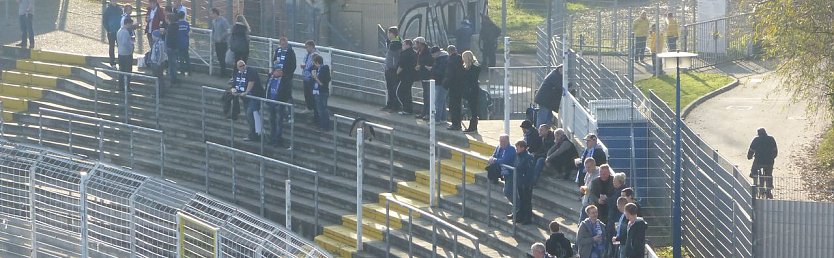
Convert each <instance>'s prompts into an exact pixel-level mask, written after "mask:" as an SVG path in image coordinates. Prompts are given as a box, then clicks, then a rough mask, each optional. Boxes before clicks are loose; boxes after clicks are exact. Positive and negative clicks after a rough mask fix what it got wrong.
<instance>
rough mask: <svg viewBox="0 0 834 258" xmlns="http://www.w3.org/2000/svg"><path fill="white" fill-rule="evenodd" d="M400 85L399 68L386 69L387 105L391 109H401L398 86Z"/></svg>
mask: <svg viewBox="0 0 834 258" xmlns="http://www.w3.org/2000/svg"><path fill="white" fill-rule="evenodd" d="M399 85H400V80H399V78H398V77H397V69H396V68H394V69H388V70H385V88H386V90H388V92H387V94H388V96H387V99H386V100H385V107H387V108H391V109H399V108H400V101H399V99H398V98H397V87H398V86H399Z"/></svg>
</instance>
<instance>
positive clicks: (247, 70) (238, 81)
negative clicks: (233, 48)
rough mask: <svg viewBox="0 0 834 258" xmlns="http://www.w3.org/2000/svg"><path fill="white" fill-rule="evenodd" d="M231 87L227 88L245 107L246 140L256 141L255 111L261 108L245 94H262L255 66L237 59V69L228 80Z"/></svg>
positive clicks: (258, 103) (257, 102) (257, 136)
mask: <svg viewBox="0 0 834 258" xmlns="http://www.w3.org/2000/svg"><path fill="white" fill-rule="evenodd" d="M230 83H231V84H232V88H231V89H229V90H230V91H231V92H232V94H233V95H234V96H237V97H240V98H242V99H243V106H244V107H246V108H245V110H246V112H245V114H246V122H247V123H248V124H249V134H248V136H247V137H246V141H250V142H253V141H257V140H258V139H259V135H258V133H257V132H256V131H255V119H257V118H256V117H255V111H259V110H260V109H261V105H260V102H259V101H257V100H254V99H250V98H247V97H246V96H248V95H252V96H263V88H262V87H263V86H262V85H261V77H260V76H258V71H257V70H255V68H251V67H247V66H246V62H245V61H243V60H239V61H237V70H236V71H235V73H234V74H233V75H232V80H231V81H230Z"/></svg>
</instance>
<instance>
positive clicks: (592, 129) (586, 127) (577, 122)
mask: <svg viewBox="0 0 834 258" xmlns="http://www.w3.org/2000/svg"><path fill="white" fill-rule="evenodd" d="M561 105H562V106H561V107H560V108H559V120H560V122H561V124H562V127H563V128H564V129H565V130H566V132H567V133H570V136H571V137H585V135H588V134H589V133H596V131H597V121H596V118H594V116H593V115H591V114H590V113H589V112H588V110H586V109H585V108H584V107H583V106H582V105H581V104H579V101H578V100H576V98H574V97H573V95H571V94H567V95H564V96H562V103H561Z"/></svg>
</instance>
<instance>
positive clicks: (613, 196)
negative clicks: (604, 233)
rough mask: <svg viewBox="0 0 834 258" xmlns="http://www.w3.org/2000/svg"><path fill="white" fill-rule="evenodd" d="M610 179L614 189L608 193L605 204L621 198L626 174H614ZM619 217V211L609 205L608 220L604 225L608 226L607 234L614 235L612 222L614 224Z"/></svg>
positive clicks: (620, 213) (620, 212)
mask: <svg viewBox="0 0 834 258" xmlns="http://www.w3.org/2000/svg"><path fill="white" fill-rule="evenodd" d="M612 177H613V178H614V179H613V180H614V181H613V187H614V188H612V189H611V191H610V192H608V197H606V198H605V199H606V203H607V202H609V201H614V200H617V199H620V197H622V191H623V189H624V188H625V180H626V174H625V173H614V174H613V176H612ZM603 215H605V214H603ZM620 215H622V211H621V210H618V209H615V208H614V207H611V206H610V205H609V207H608V215H607V216H608V220H607V221H608V223H606V225H608V232H609V234H612V235H613V234H614V230H615V228H614V222H616V221H617V219H619V218H620Z"/></svg>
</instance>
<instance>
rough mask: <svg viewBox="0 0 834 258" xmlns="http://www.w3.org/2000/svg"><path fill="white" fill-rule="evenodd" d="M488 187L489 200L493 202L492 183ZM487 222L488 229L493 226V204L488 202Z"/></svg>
mask: <svg viewBox="0 0 834 258" xmlns="http://www.w3.org/2000/svg"><path fill="white" fill-rule="evenodd" d="M486 185H487V200H492V182H489V183H487V184H486ZM486 221H487V227H490V225H491V224H492V202H491V201H487V214H486Z"/></svg>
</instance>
